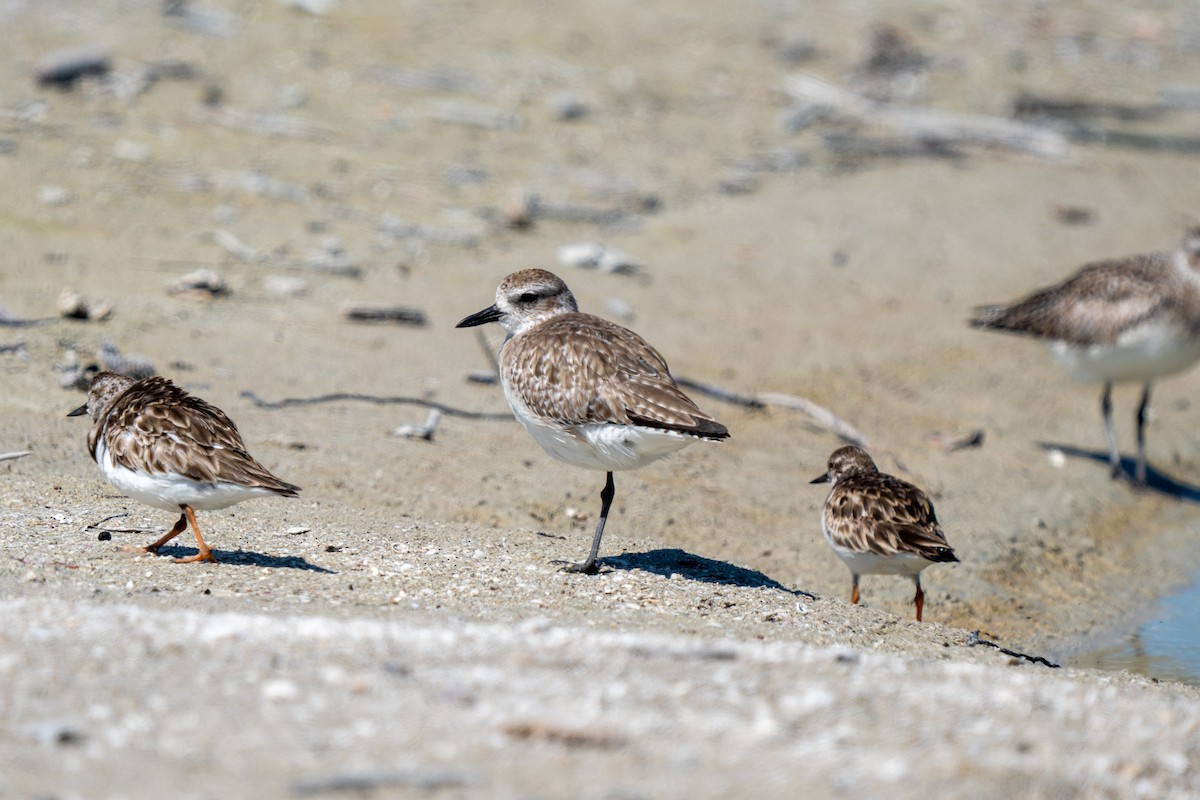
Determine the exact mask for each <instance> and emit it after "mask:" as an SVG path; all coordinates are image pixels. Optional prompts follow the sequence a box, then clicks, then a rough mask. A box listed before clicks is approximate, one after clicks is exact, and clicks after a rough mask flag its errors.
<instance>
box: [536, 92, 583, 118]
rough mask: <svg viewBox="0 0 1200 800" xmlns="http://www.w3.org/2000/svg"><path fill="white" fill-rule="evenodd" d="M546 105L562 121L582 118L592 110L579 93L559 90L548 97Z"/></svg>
mask: <svg viewBox="0 0 1200 800" xmlns="http://www.w3.org/2000/svg"><path fill="white" fill-rule="evenodd" d="M546 107H547V108H549V109H550V113H552V114H553V115H554V118H555V119H556V120H559V121H560V122H570V121H571V120H576V119H582V118H583V117H586V116H587V114H588V111H590V109H589V108H588V105H587V103H585V102H584V101H583V100H582V99H580V97H579V95H577V94H575V93H574V92H558V93H557V94H553V95H551V96H550V97H548V98H546Z"/></svg>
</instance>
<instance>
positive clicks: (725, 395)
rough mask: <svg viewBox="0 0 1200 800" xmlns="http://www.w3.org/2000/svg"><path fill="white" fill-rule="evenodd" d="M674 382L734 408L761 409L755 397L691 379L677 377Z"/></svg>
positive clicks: (760, 403) (761, 405)
mask: <svg viewBox="0 0 1200 800" xmlns="http://www.w3.org/2000/svg"><path fill="white" fill-rule="evenodd" d="M675 382H676V383H678V384H679V385H680V386H682V387H683V388H685V389H692V390H693V391H697V392H699V393H700V394H706V395H708V396H709V397H713V398H715V399H717V400H720V401H722V402H725V403H730V404H732V405H735V406H745V407H746V408H762V407H763V403H762V402H761V401H760V400H759V399H758V398H756V397H751V396H750V395H745V394H738V393H737V392H734V391H732V390H730V389H726V388H724V387H723V386H716V385H714V384H711V383H701V382H700V381H695V380H692V379H691V378H684V377H677V378H675Z"/></svg>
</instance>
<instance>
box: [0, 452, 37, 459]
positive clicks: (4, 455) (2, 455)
mask: <svg viewBox="0 0 1200 800" xmlns="http://www.w3.org/2000/svg"><path fill="white" fill-rule="evenodd" d="M32 453H33V451H32V450H16V451H13V452H11V453H0V461H12V460H13V459H15V458H22V457H24V456H27V455H30V454H32Z"/></svg>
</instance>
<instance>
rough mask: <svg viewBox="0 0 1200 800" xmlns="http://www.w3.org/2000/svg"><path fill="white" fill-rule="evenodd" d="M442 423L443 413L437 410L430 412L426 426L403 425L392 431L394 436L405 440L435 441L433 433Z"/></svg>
mask: <svg viewBox="0 0 1200 800" xmlns="http://www.w3.org/2000/svg"><path fill="white" fill-rule="evenodd" d="M441 421H442V412H440V411H438V410H437V409H436V408H433V409H430V410H429V416H428V417H426V419H425V424H424V425H401V426H400V427H398V428H396V430H394V431H392V436H399V437H401V438H404V439H421V440H423V441H426V442H431V441H433V432H434V431H435V430H437V426H438V423H439V422H441Z"/></svg>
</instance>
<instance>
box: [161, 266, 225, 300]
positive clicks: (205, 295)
mask: <svg viewBox="0 0 1200 800" xmlns="http://www.w3.org/2000/svg"><path fill="white" fill-rule="evenodd" d="M167 291H168V292H170V293H171V294H181V295H184V296H187V297H191V298H193V299H196V300H211V299H212V298H214V297H216V296H217V295H222V294H228V293H229V287H228V286H226V285H225V281H224V280H223V279H222V278H221V276H220V275H219V274H218V273H217V271H216V270H215V269H198V270H194V271H192V272H189V273H188V274H186V275H182V276H180V277H178V278H176V279H175V280H173V281H171V282H170V283H168V284H167Z"/></svg>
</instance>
